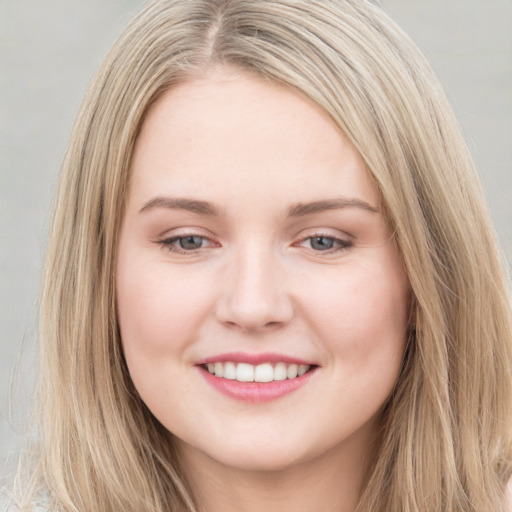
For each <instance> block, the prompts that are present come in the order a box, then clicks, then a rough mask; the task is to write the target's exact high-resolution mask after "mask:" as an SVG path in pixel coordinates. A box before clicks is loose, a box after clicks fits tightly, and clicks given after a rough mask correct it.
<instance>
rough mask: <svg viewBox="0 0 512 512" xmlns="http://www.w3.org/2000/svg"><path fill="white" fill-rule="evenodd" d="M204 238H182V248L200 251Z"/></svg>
mask: <svg viewBox="0 0 512 512" xmlns="http://www.w3.org/2000/svg"><path fill="white" fill-rule="evenodd" d="M202 241H203V240H202V238H201V237H200V236H184V237H181V238H180V247H181V248H182V249H188V250H191V249H200V248H201V243H202Z"/></svg>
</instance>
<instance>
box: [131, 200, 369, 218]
mask: <svg viewBox="0 0 512 512" xmlns="http://www.w3.org/2000/svg"><path fill="white" fill-rule="evenodd" d="M154 208H167V209H169V210H185V211H189V212H192V213H196V214H198V215H205V216H211V217H218V216H220V213H219V209H218V208H216V207H215V206H214V205H213V204H212V203H209V202H207V201H201V200H198V199H188V198H183V197H168V196H157V197H154V198H153V199H150V200H149V201H148V202H147V203H145V204H144V206H143V207H142V208H141V209H140V213H142V212H145V211H148V210H152V209H154ZM342 208H360V209H362V210H365V211H368V212H371V213H378V212H379V210H378V209H377V208H375V207H374V206H372V205H371V204H369V203H367V202H366V201H363V200H361V199H355V198H346V197H338V198H335V199H324V200H321V201H313V202H310V203H296V204H294V205H292V206H291V207H290V208H289V210H288V217H304V216H306V215H313V214H315V213H320V212H323V211H326V210H338V209H342Z"/></svg>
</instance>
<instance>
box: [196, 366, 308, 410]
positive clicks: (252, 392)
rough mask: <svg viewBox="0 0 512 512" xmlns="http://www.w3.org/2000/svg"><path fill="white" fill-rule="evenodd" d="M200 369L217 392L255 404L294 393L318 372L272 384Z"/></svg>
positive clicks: (272, 382) (275, 381)
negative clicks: (229, 376) (243, 379)
mask: <svg viewBox="0 0 512 512" xmlns="http://www.w3.org/2000/svg"><path fill="white" fill-rule="evenodd" d="M198 368H199V371H200V372H201V374H202V375H203V377H204V378H205V380H206V382H208V384H210V386H212V387H213V388H214V389H216V390H217V391H220V392H221V393H222V394H224V395H227V396H229V397H231V398H236V399H237V400H241V401H244V402H254V403H261V402H270V401H271V400H277V399H278V398H281V397H283V396H285V395H288V394H290V393H293V391H296V390H297V389H299V388H301V387H302V386H304V385H305V384H306V383H307V382H308V381H309V379H310V378H311V376H312V375H313V373H314V372H315V371H316V368H313V369H311V370H309V371H308V372H306V373H305V374H304V375H301V376H300V377H296V378H295V379H286V380H274V381H271V382H240V381H238V380H231V379H224V378H223V377H216V376H215V375H212V374H211V373H210V372H209V371H208V370H205V369H204V368H202V367H198Z"/></svg>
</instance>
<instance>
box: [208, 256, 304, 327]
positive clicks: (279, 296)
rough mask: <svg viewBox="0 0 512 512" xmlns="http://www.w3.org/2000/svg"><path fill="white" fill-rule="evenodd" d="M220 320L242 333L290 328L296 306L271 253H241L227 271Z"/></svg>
mask: <svg viewBox="0 0 512 512" xmlns="http://www.w3.org/2000/svg"><path fill="white" fill-rule="evenodd" d="M222 281H223V285H222V292H221V296H220V299H219V301H218V305H217V311H216V314H217V319H218V321H220V322H221V323H223V324H225V325H227V326H229V327H235V328H238V329H240V330H242V331H246V332H249V331H252V332H264V331H268V330H272V329H277V328H279V327H281V326H283V325H285V324H287V323H288V322H289V321H290V320H291V319H292V317H293V314H294V312H293V302H292V300H291V297H290V295H289V293H288V292H287V285H286V280H285V279H284V273H283V271H282V268H281V267H280V265H279V264H278V261H277V258H276V257H274V256H273V255H272V251H270V250H264V249H261V250H258V251H255V250H250V249H249V248H248V249H247V250H245V251H243V252H240V253H238V254H237V255H236V257H235V258H234V261H232V262H231V264H230V265H229V266H228V267H227V268H226V269H225V275H224V276H223V279H222Z"/></svg>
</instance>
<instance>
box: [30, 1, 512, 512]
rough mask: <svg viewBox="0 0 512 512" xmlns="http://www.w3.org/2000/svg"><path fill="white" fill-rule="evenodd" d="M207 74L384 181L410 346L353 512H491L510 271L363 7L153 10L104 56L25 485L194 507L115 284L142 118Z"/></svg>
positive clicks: (58, 233)
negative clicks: (223, 70)
mask: <svg viewBox="0 0 512 512" xmlns="http://www.w3.org/2000/svg"><path fill="white" fill-rule="evenodd" d="M216 64H220V65H222V64H226V65H230V66H236V67H238V68H240V69H242V70H246V71H247V72H251V73H256V74H258V75H259V76H261V77H264V78H266V79H268V80H270V81H274V82H277V83H281V84H284V85H286V86H288V87H291V88H293V89H294V90H296V91H297V92H299V93H300V94H302V95H304V96H306V97H308V98H310V99H311V100H312V101H314V102H316V103H317V104H318V105H319V106H320V107H321V108H323V109H324V110H325V111H326V112H327V113H329V115H330V116H331V117H332V118H333V119H334V121H335V122H336V123H337V124H338V126H339V127H340V128H341V129H342V130H343V132H344V133H345V134H346V135H347V136H348V137H349V138H350V139H351V141H352V142H353V144H354V145H355V147H356V148H357V149H358V151H359V152H360V153H361V155H362V157H363V158H364V160H365V162H366V165H367V167H368V170H369V172H370V173H371V175H372V176H373V178H374V180H375V182H376V183H377V185H378V187H379V190H380V192H381V195H382V199H383V203H384V205H385V209H386V213H387V215H388V218H389V221H390V223H391V225H392V228H393V230H394V233H395V237H396V241H397V244H398V246H399V248H400V251H401V254H402V257H403V261H404V264H405V267H406V270H407V273H408V276H409V280H410V283H411V287H412V292H413V296H414V297H413V306H414V308H413V312H412V321H411V325H412V327H411V331H410V336H409V344H408V347H407V351H406V354H405V357H404V363H403V370H402V373H401V375H400V378H399V380H398V382H397V385H396V388H395V390H394V392H393V394H392V396H391V397H390V398H389V401H388V403H387V404H386V407H385V410H384V412H383V417H382V427H381V430H380V432H379V443H378V451H377V453H376V454H375V460H374V464H373V466H372V468H371V471H370V474H369V475H368V482H367V485H366V488H365V491H364V493H363V495H362V497H361V500H360V505H359V508H358V511H365V512H369V511H371V512H377V511H383V512H384V511H385V512H389V511H393V512H395V511H396V512H398V511H411V512H413V511H425V512H427V511H428V512H433V511H439V512H441V511H442V512H450V511H464V512H470V511H471V512H476V511H478V512H481V511H484V510H485V511H491V510H492V511H494V510H496V511H497V510H501V507H502V505H501V504H502V500H503V495H504V488H505V484H506V481H507V480H508V478H509V476H510V474H511V471H512V470H511V460H512V456H511V429H510V426H511V425H512V418H511V408H510V400H511V396H512V394H511V366H510V362H511V355H512V354H511V341H512V329H511V313H510V304H509V297H508V290H507V283H506V278H505V275H504V270H503V263H502V261H501V258H500V256H499V254H498V251H497V249H496V243H495V240H494V236H493V229H492V227H491V225H490V222H489V217H488V213H487V210H486V206H485V204H484V200H483V195H482V192H481V190H480V188H479V185H478V179H477V176H476V173H475V170H474V167H473V164H472V161H471V158H470V156H469V154H468V151H467V149H466V146H465V144H464V141H463V139H462V137H461V135H460V131H459V128H458V125H457V123H456V121H455V120H454V117H453V115H452V113H451V109H450V108H449V106H448V104H447V100H446V99H445V95H444V93H443V91H442V90H441V88H440V86H439V85H438V82H437V80H436V78H435V77H434V75H433V73H432V71H431V70H430V67H429V65H428V64H427V62H426V61H425V59H424V57H423V56H422V55H421V54H420V52H419V51H418V50H417V49H416V47H415V45H414V44H413V43H412V42H411V41H410V40H409V38H408V37H407V36H406V35H405V34H404V33H403V32H402V31H401V30H400V29H399V28H398V27H397V26H396V25H395V24H394V22H392V21H391V20H390V19H389V17H388V16H387V15H386V14H385V13H384V12H383V11H382V10H381V8H379V7H378V6H377V5H375V4H374V3H373V2H370V1H369V0H224V1H223V0H216V1H215V0H186V1H184V0H156V1H153V2H152V3H150V4H148V5H147V7H146V8H145V9H144V10H142V11H141V13H140V14H139V15H138V16H137V17H136V18H135V19H134V21H133V22H132V23H131V24H130V26H129V27H128V28H127V29H126V31H125V32H124V34H123V35H122V36H121V37H120V39H119V40H118V42H117V43H116V44H115V46H114V47H113V49H112V50H111V52H110V54H109V55H108V57H107V59H106V60H105V62H104V64H103V66H102V68H101V69H100V71H99V73H98V75H97V77H96V79H95V80H94V82H93V83H92V85H91V87H90V89H89V92H88V93H87V96H86V98H85V101H84V103H83V107H82V110H81V112H80V114H79V116H78V120H77V122H76V125H75V127H74V130H73V134H72V138H71V142H70V145H69V149H68V151H67V154H66V157H65V160H64V164H63V172H62V178H61V182H60V187H59V191H58V195H57V200H56V205H55V213H54V218H53V225H52V231H51V237H50V242H49V248H48V256H47V262H46V269H45V273H44V286H43V291H42V298H41V303H42V307H41V328H40V343H41V349H40V351H41V354H40V359H41V366H40V375H39V387H38V397H37V403H38V414H39V416H38V417H39V420H40V431H41V438H40V445H39V455H38V459H37V467H36V470H35V473H34V474H33V480H32V483H33V484H34V485H35V482H41V483H42V485H44V486H46V487H47V488H48V489H49V492H50V495H51V496H52V498H53V500H54V502H55V504H56V506H57V507H58V509H59V510H64V511H67V512H71V511H76V512H83V511H87V510H98V511H101V512H109V511H111V512H114V511H119V510H123V511H124V512H130V511H133V512H140V511H141V510H144V511H148V512H149V511H151V512H153V511H154V512H157V511H158V512H163V511H164V510H167V511H168V510H180V511H181V510H188V511H194V510H196V508H195V504H194V498H193V495H192V493H191V491H190V489H189V487H188V486H187V482H186V481H185V480H184V479H183V477H182V471H181V470H180V466H179V461H178V460H177V457H176V456H175V451H174V449H173V445H172V436H170V435H169V433H168V432H167V431H166V430H165V429H164V428H163V427H162V426H161V425H160V424H159V423H158V422H157V421H156V420H155V419H154V418H153V416H152V415H151V413H150V412H149V411H148V410H147V408H146V407H145V405H144V403H143V402H142V401H141V399H140V398H139V396H138V395H137V392H136V391H135V389H134V386H133V385H132V383H131V380H130V378H129V375H128V372H127V369H126V366H125V362H124V359H123V353H122V349H121V343H120V338H119V331H118V326H117V319H116V296H115V287H114V276H115V261H116V247H117V235H118V231H119V225H120V222H121V218H122V215H123V206H124V199H125V196H126V191H127V187H128V184H129V168H130V160H131V155H132V151H133V147H134V143H135V140H136V138H137V134H138V131H139V130H140V127H141V124H142V122H143V120H144V115H145V113H146V112H147V111H148V109H149V108H150V106H151V105H152V104H153V103H154V101H155V100H156V98H157V97H158V96H159V95H160V94H161V93H162V92H163V91H164V90H166V89H168V88H169V87H172V86H173V84H176V83H178V82H183V81H186V80H187V79H190V78H191V77H193V76H197V75H201V74H203V73H205V72H206V71H207V70H208V68H209V67H211V66H213V65H216Z"/></svg>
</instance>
